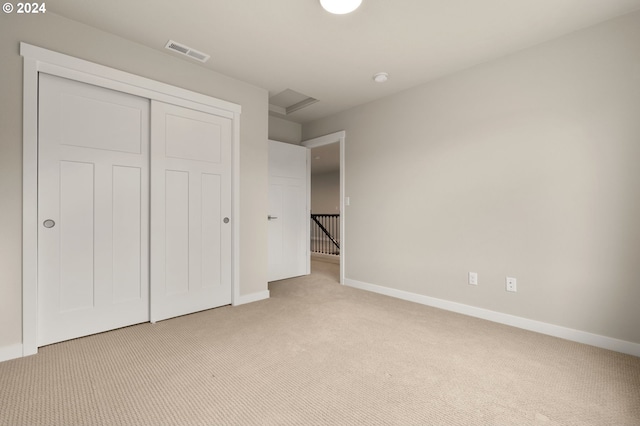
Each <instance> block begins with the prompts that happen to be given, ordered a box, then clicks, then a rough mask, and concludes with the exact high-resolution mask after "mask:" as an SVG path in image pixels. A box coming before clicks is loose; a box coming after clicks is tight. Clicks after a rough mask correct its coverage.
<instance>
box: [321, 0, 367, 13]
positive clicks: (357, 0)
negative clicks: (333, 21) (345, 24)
mask: <svg viewBox="0 0 640 426" xmlns="http://www.w3.org/2000/svg"><path fill="white" fill-rule="evenodd" d="M361 3H362V0H320V4H321V5H322V7H323V8H324V10H326V11H327V12H329V13H333V14H335V15H344V14H346V13H351V12H353V11H354V10H356V9H357V8H358V7H360V4H361Z"/></svg>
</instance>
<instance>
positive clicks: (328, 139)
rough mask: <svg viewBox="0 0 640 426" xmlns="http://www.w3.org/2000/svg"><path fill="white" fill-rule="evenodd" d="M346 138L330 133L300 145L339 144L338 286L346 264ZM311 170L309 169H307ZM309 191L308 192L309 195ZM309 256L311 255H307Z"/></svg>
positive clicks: (340, 132)
mask: <svg viewBox="0 0 640 426" xmlns="http://www.w3.org/2000/svg"><path fill="white" fill-rule="evenodd" d="M346 137H347V132H346V131H344V130H341V131H339V132H335V133H330V134H328V135H324V136H320V137H317V138H313V139H307V140H306V141H302V143H301V144H300V145H302V146H305V147H307V148H309V151H311V148H317V147H319V146H324V145H331V144H333V143H339V144H340V284H342V285H344V279H345V277H344V275H345V270H346V268H345V262H346V258H347V256H346V251H347V244H346V229H345V223H346V221H345V216H346V213H347V212H346V210H345V206H348V205H349V200H348V197H345V174H346V173H345V161H344V160H345V159H344V144H345V139H346ZM309 170H311V167H309ZM310 183H311V178H310V179H309V184H310ZM310 193H311V190H309V194H310ZM309 256H311V254H309Z"/></svg>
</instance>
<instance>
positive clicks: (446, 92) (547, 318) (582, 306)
mask: <svg viewBox="0 0 640 426" xmlns="http://www.w3.org/2000/svg"><path fill="white" fill-rule="evenodd" d="M389 84H393V79H392V80H390V82H389ZM639 114H640V13H635V14H632V15H627V16H625V17H622V18H618V19H616V20H613V21H609V22H607V23H604V24H601V25H599V26H596V27H592V28H589V29H586V30H583V31H580V32H576V33H573V34H570V35H568V36H565V37H563V38H560V39H557V40H555V41H551V42H548V43H545V44H541V45H538V46H535V47H533V48H530V49H528V50H526V51H523V52H521V53H518V54H514V55H511V56H508V57H505V58H503V59H500V60H496V61H492V62H489V63H485V64H483V65H480V66H476V67H474V68H472V69H468V70H466V71H463V72H460V73H457V74H455V75H451V76H449V77H446V78H442V79H439V80H437V81H434V82H431V83H429V84H426V85H423V86H421V87H419V88H416V89H413V90H410V91H406V92H404V93H401V94H398V95H396V96H393V97H390V98H386V99H383V100H380V101H377V102H373V103H369V104H366V105H363V106H360V107H357V108H354V109H351V110H348V111H346V112H344V113H341V114H338V115H335V116H332V117H329V118H326V119H322V120H319V121H316V122H313V123H310V124H308V125H306V126H304V127H303V138H304V139H308V138H312V137H317V136H320V135H324V134H327V133H330V132H334V131H339V130H346V134H347V136H346V154H345V157H346V166H345V170H346V194H345V195H346V196H349V197H351V205H350V206H349V207H346V209H347V211H346V220H347V223H346V232H347V235H348V236H349V238H348V240H347V241H346V244H347V246H346V250H347V264H346V276H347V278H350V279H354V280H359V281H363V282H367V283H372V284H378V285H381V286H386V287H391V288H395V289H400V290H405V291H408V292H413V293H418V294H421V295H427V296H432V297H436V298H441V299H445V300H450V301H455V302H459V303H463V304H467V305H472V306H476V307H481V308H486V309H490V310H493V311H498V312H502V313H507V314H513V315H516V316H520V317H524V318H529V319H534V320H539V321H543V322H546V323H551V324H556V325H560V326H565V327H569V328H573V329H578V330H583V331H587V332H592V333H595V334H599V335H604V336H609V337H613V338H619V339H622V340H626V341H630V342H635V343H640V326H639V325H640V309H639V308H638V301H640V262H639V261H638V256H639V255H640V219H639V218H640V167H638V161H639V159H640V115H639ZM374 230H375V231H376V232H374ZM381 245H382V247H381V248H380V249H377V247H380V246H381ZM385 247H393V248H394V249H393V250H387V249H385ZM468 271H476V272H478V273H479V280H480V285H479V286H478V287H474V286H469V285H468V284H467V272H468ZM507 275H509V276H513V277H516V278H517V279H518V292H517V293H515V294H512V293H507V292H505V290H504V279H505V276H507Z"/></svg>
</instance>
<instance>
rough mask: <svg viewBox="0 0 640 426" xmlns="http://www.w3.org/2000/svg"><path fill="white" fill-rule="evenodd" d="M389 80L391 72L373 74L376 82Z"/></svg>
mask: <svg viewBox="0 0 640 426" xmlns="http://www.w3.org/2000/svg"><path fill="white" fill-rule="evenodd" d="M387 80H389V74H387V73H386V72H379V73H377V74H374V75H373V81H375V82H376V83H384V82H385V81H387Z"/></svg>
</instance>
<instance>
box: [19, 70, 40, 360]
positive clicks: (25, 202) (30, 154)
mask: <svg viewBox="0 0 640 426" xmlns="http://www.w3.org/2000/svg"><path fill="white" fill-rule="evenodd" d="M23 81H24V83H23V105H22V107H23V113H22V114H23V118H22V355H23V356H28V355H33V354H35V353H37V352H38V65H37V63H36V60H35V59H31V58H24V68H23Z"/></svg>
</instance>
